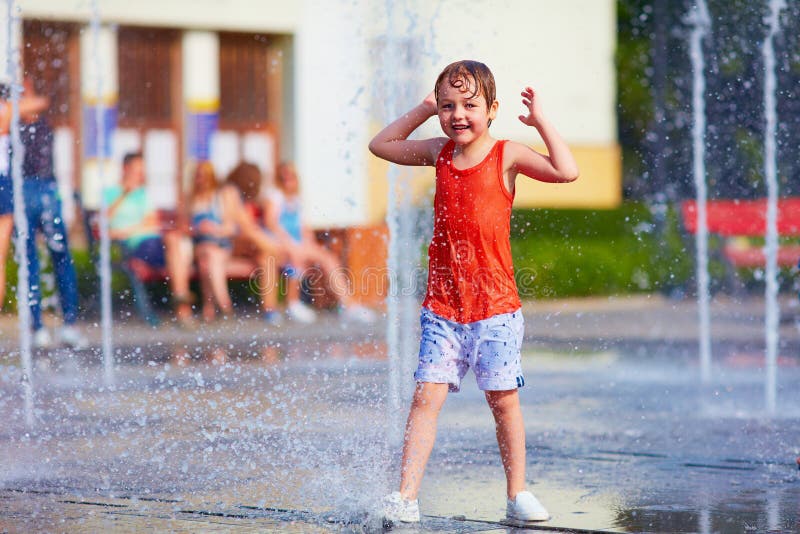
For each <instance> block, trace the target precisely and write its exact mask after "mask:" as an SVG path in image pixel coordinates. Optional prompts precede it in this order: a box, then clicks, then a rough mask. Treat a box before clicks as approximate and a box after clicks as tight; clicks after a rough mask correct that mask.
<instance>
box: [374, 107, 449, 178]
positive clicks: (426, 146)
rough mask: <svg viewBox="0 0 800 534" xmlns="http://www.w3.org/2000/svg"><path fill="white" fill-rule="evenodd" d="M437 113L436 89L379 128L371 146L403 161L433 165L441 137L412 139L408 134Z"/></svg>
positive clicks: (384, 155) (383, 156)
mask: <svg viewBox="0 0 800 534" xmlns="http://www.w3.org/2000/svg"><path fill="white" fill-rule="evenodd" d="M434 115H436V99H435V98H434V95H433V92H431V94H429V95H428V96H427V97H425V100H423V101H422V103H420V104H419V105H417V106H415V107H414V108H413V109H411V110H410V111H409V112H408V113H406V114H405V115H403V116H402V117H400V118H399V119H397V120H395V121H394V122H392V123H391V124H390V125H389V126H387V127H386V128H384V129H383V130H381V131H380V132H378V135H376V136H375V137H374V138H373V139H372V141H370V143H369V150H370V152H372V153H373V154H375V155H376V156H378V157H379V158H381V159H385V160H387V161H391V162H392V163H398V164H400V165H433V164H434V163H435V161H436V155H437V153H434V151H433V150H432V148H433V147H434V145H440V144H441V141H440V140H439V139H425V140H421V141H411V140H409V139H408V136H409V135H411V132H413V131H414V130H416V129H417V128H419V127H420V126H421V125H422V124H423V123H424V122H425V121H427V120H428V119H429V118H431V117H433V116H434Z"/></svg>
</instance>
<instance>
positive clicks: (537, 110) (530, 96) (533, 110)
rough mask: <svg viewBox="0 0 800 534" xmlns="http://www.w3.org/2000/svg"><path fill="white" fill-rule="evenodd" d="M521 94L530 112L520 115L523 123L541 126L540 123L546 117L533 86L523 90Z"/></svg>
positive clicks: (523, 103)
mask: <svg viewBox="0 0 800 534" xmlns="http://www.w3.org/2000/svg"><path fill="white" fill-rule="evenodd" d="M521 95H522V105H524V106H525V107H526V108H528V114H527V115H520V116H519V120H521V121H522V122H523V124H527V125H528V126H533V127H534V128H536V127H538V126H539V123H540V122H541V120H542V118H543V117H544V115H543V114H542V107H541V105H540V104H539V99H538V98H537V97H536V93H535V92H534V90H533V88H531V87H526V88H525V89H524V90H523V91H522V93H521Z"/></svg>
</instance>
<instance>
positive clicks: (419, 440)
mask: <svg viewBox="0 0 800 534" xmlns="http://www.w3.org/2000/svg"><path fill="white" fill-rule="evenodd" d="M447 392H448V384H434V383H430V382H419V383H418V384H417V388H416V389H415V390H414V399H413V400H412V401H411V410H410V411H409V413H408V421H407V422H406V433H405V438H404V442H403V461H402V464H401V469H400V494H401V495H402V496H403V498H404V499H408V500H414V499H416V498H417V494H418V493H419V487H420V485H421V484H422V475H423V474H424V473H425V466H426V465H427V463H428V457H429V456H430V455H431V450H433V442H434V441H435V440H436V422H437V419H438V418H439V411H440V410H441V409H442V405H443V404H444V401H445V399H446V398H447Z"/></svg>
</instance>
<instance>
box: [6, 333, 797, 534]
mask: <svg viewBox="0 0 800 534" xmlns="http://www.w3.org/2000/svg"><path fill="white" fill-rule="evenodd" d="M352 337H353V338H356V339H358V341H357V342H353V341H350V340H347V339H338V338H336V337H335V336H331V337H327V338H324V337H322V336H320V335H317V336H316V337H314V336H311V335H309V336H306V337H305V341H302V342H301V341H292V339H289V338H280V339H276V338H275V337H274V336H273V338H271V340H270V342H269V343H255V344H254V343H253V341H252V340H251V339H250V338H246V339H245V340H244V341H242V342H241V343H237V342H235V340H234V341H231V342H227V343H225V344H222V345H216V346H213V345H207V344H204V343H197V344H190V343H186V342H183V341H181V342H180V343H178V344H172V345H171V344H169V343H166V342H164V343H162V344H161V345H151V346H148V349H147V350H146V351H144V352H141V351H140V352H138V353H137V352H136V350H135V349H125V350H126V351H127V352H125V353H124V354H122V353H121V356H123V357H121V358H120V359H119V361H120V362H121V363H120V364H119V366H118V369H117V374H116V383H115V385H114V387H113V388H107V387H104V386H103V385H102V377H103V374H102V366H101V365H100V363H99V361H98V358H97V357H96V356H95V355H94V354H93V353H85V354H84V353H82V354H78V355H74V354H71V353H68V352H64V351H56V352H53V353H50V354H49V355H41V354H40V355H37V360H36V381H35V391H36V397H35V408H36V412H35V418H36V421H37V423H36V427H35V428H33V429H28V428H27V427H26V426H25V417H24V413H22V410H23V402H22V392H21V388H20V387H19V382H20V380H21V376H20V371H19V368H18V367H17V365H16V363H15V362H14V361H13V359H12V358H6V359H5V360H0V365H2V366H1V367H0V417H2V418H3V422H4V424H3V425H2V426H0V458H2V459H3V460H2V462H0V531H6V530H8V531H41V530H49V531H86V532H96V531H99V530H114V531H131V532H134V531H137V532H138V531H141V530H144V529H154V530H175V531H217V530H219V531H238V530H242V531H248V530H252V531H261V532H263V531H287V532H319V531H332V532H364V531H373V530H380V528H381V527H380V519H379V517H378V516H377V510H378V502H379V500H380V497H381V496H382V495H383V494H384V493H385V492H386V491H388V489H389V488H390V486H392V485H393V484H394V483H395V473H396V472H397V463H398V461H399V459H398V454H399V450H398V449H397V447H395V446H394V445H390V444H387V438H386V436H387V435H389V431H388V425H389V422H390V421H392V420H393V417H392V415H393V414H389V413H388V410H387V407H386V406H387V402H386V382H387V373H388V363H387V361H386V358H385V350H386V349H385V347H384V346H383V345H382V344H381V342H379V341H376V340H375V339H373V338H369V337H364V336H352ZM634 345H635V342H630V346H631V347H633V348H632V350H627V346H626V345H624V344H621V345H620V347H622V348H616V349H613V350H604V351H599V350H595V351H589V350H585V351H581V352H576V351H574V350H573V351H570V352H566V351H562V350H560V347H558V346H555V347H549V348H548V347H546V346H544V345H543V344H542V343H531V344H529V345H528V346H527V349H526V354H525V355H524V365H525V372H526V380H527V385H526V387H525V388H523V389H522V390H521V398H522V402H523V410H524V413H525V419H526V431H527V436H528V448H529V461H528V464H529V472H528V479H529V481H530V483H531V489H532V490H533V491H534V492H535V493H536V494H537V496H539V498H540V499H541V500H542V501H543V502H544V503H545V504H546V505H547V507H548V508H549V509H550V511H551V513H552V515H553V518H552V520H551V521H549V522H548V523H546V524H544V525H540V526H538V527H537V528H538V529H539V530H542V529H546V528H551V529H552V528H554V529H556V530H568V529H572V530H575V531H579V530H580V529H584V530H607V531H625V532H641V531H646V532H743V531H745V532H746V531H753V532H763V531H768V530H771V531H782V532H792V531H797V530H800V511H799V510H798V508H799V507H798V503H799V502H800V471H798V466H797V463H796V458H797V457H798V456H800V426H799V425H798V423H800V388H797V387H796V384H797V383H798V379H800V366H798V365H797V363H798V355H797V354H791V353H789V354H784V355H783V358H784V359H783V362H782V364H781V366H780V371H779V390H778V413H777V414H776V415H774V416H772V417H767V416H765V414H764V412H763V406H764V391H763V376H762V371H761V368H760V365H761V362H760V361H759V359H758V357H757V356H753V355H752V353H751V352H750V350H749V349H748V348H746V347H745V348H744V349H738V348H736V347H733V348H732V349H731V350H730V351H727V352H725V351H721V352H717V360H716V361H717V364H716V365H715V371H716V372H715V377H714V379H713V381H712V382H711V383H710V384H708V385H702V386H701V385H700V384H699V381H698V378H697V377H698V374H699V373H698V370H697V363H696V361H694V360H693V359H692V358H691V357H690V356H686V355H676V356H674V357H672V356H670V355H664V354H653V353H648V352H647V351H645V350H640V349H637V348H636V347H634ZM554 348H555V349H559V350H553V349H554ZM220 351H224V356H220ZM403 410H405V408H403ZM504 486H505V484H504V481H503V475H502V469H501V466H500V461H499V456H498V454H497V446H496V442H495V437H494V425H493V423H492V420H491V416H490V413H489V410H488V408H487V407H486V405H485V401H484V400H483V395H482V394H481V392H479V391H478V390H477V389H476V388H475V386H474V384H473V381H471V380H470V377H468V378H467V380H466V381H465V387H464V388H463V390H462V392H461V393H459V394H456V395H451V397H450V398H449V399H448V401H447V403H446V404H445V407H444V410H443V412H442V417H441V422H440V427H439V434H438V441H437V446H436V448H435V450H434V454H433V456H432V458H431V462H430V467H429V471H428V473H427V475H426V479H425V482H424V485H423V491H422V494H421V501H420V502H421V507H422V511H423V514H425V517H424V519H423V527H422V528H421V529H420V530H422V531H447V532H504V531H505V532H508V531H514V530H516V529H514V528H513V527H510V526H507V525H502V524H499V523H498V521H499V520H500V519H501V518H502V517H503V514H504V497H503V494H504Z"/></svg>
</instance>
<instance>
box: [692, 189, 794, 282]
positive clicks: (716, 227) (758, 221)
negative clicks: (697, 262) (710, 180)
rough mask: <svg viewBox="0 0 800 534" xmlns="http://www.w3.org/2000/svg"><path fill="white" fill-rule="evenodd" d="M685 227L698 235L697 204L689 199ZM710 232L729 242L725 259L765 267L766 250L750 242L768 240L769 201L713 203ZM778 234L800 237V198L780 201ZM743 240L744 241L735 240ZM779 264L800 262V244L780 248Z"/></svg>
mask: <svg viewBox="0 0 800 534" xmlns="http://www.w3.org/2000/svg"><path fill="white" fill-rule="evenodd" d="M681 208H682V209H681V212H682V216H683V224H684V226H685V227H686V230H687V231H688V232H690V233H692V234H695V233H697V203H696V202H695V201H693V200H687V201H685V202H684V203H683V205H682V206H681ZM706 214H707V221H708V232H709V233H710V234H716V235H719V236H722V237H726V238H731V239H728V240H727V242H726V243H725V245H724V246H723V248H722V254H723V256H724V257H725V258H726V259H727V260H728V261H729V262H730V263H731V264H732V265H733V266H734V267H749V268H754V267H763V266H764V265H765V264H766V259H765V255H764V249H763V247H761V246H755V245H753V244H752V243H750V242H749V239H747V238H750V237H764V235H765V234H766V229H767V201H766V199H758V200H711V201H709V202H708V203H707V204H706ZM777 226H778V235H779V236H781V237H798V236H800V198H783V199H780V200H779V201H778V225H777ZM734 238H743V239H734ZM777 259H778V265H779V266H781V267H792V266H795V265H797V264H798V261H800V244H797V243H796V244H782V245H780V246H779V247H778V258H777Z"/></svg>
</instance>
